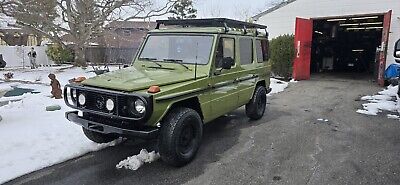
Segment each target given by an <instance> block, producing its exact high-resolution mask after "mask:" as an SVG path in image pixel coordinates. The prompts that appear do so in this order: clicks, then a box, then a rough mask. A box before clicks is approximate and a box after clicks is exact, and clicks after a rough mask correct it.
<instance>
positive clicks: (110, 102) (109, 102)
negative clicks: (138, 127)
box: [106, 99, 115, 111]
mask: <svg viewBox="0 0 400 185" xmlns="http://www.w3.org/2000/svg"><path fill="white" fill-rule="evenodd" d="M114 106H115V105H114V101H113V100H112V99H108V100H107V101H106V108H107V110H108V111H112V110H114Z"/></svg>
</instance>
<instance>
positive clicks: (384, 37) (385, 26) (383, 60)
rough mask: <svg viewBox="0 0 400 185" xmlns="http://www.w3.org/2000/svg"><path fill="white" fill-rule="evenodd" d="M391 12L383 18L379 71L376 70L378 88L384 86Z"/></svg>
mask: <svg viewBox="0 0 400 185" xmlns="http://www.w3.org/2000/svg"><path fill="white" fill-rule="evenodd" d="M391 17H392V10H390V11H389V12H387V13H385V15H384V18H383V30H382V44H381V50H380V53H379V69H378V83H379V85H380V86H384V85H385V79H384V74H385V69H386V58H387V51H388V48H387V47H388V41H389V33H390V21H391V20H392V18H391Z"/></svg>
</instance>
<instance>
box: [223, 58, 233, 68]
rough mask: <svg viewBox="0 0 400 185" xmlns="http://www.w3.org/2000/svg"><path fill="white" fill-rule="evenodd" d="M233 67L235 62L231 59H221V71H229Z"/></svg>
mask: <svg viewBox="0 0 400 185" xmlns="http://www.w3.org/2000/svg"><path fill="white" fill-rule="evenodd" d="M234 65H235V60H233V58H231V57H227V58H223V59H222V69H231V68H232V66H234Z"/></svg>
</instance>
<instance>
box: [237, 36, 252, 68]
mask: <svg viewBox="0 0 400 185" xmlns="http://www.w3.org/2000/svg"><path fill="white" fill-rule="evenodd" d="M239 42H240V43H239V46H240V64H241V65H247V64H251V63H253V40H252V39H250V38H240V40H239Z"/></svg>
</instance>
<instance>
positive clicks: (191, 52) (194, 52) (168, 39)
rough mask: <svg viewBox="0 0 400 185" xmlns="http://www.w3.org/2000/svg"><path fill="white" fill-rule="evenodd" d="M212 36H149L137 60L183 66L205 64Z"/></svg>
mask: <svg viewBox="0 0 400 185" xmlns="http://www.w3.org/2000/svg"><path fill="white" fill-rule="evenodd" d="M212 42H213V36H191V35H151V36H149V37H148V39H147V41H146V44H145V46H144V48H143V50H142V53H141V54H140V57H139V59H142V60H145V59H147V60H153V61H161V62H173V61H181V63H185V64H195V63H197V64H200V65H201V64H207V63H208V60H209V58H210V54H211V47H212Z"/></svg>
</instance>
